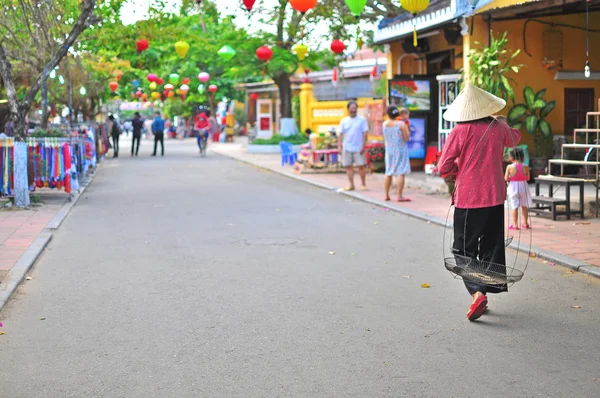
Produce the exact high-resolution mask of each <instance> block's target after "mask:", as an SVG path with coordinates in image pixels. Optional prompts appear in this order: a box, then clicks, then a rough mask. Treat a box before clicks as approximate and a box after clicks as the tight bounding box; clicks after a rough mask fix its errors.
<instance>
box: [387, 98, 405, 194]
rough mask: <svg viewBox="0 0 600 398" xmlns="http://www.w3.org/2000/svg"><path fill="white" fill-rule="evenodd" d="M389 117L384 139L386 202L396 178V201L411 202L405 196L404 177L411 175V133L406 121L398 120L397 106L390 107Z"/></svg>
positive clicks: (388, 110) (399, 114)
mask: <svg viewBox="0 0 600 398" xmlns="http://www.w3.org/2000/svg"><path fill="white" fill-rule="evenodd" d="M387 115H388V120H386V121H385V122H383V137H384V138H385V179H384V180H383V186H384V190H385V200H386V201H388V200H390V188H391V187H392V179H393V178H394V177H396V192H397V197H396V200H397V201H398V202H410V199H408V198H405V197H404V196H403V192H404V176H405V175H406V174H408V173H410V159H409V157H408V146H407V143H408V140H409V139H410V131H409V129H408V126H407V125H406V124H405V122H404V121H400V120H398V118H399V116H401V113H400V111H399V110H398V108H397V107H396V105H390V106H389V107H388V109H387Z"/></svg>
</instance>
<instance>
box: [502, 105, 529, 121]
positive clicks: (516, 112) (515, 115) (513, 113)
mask: <svg viewBox="0 0 600 398" xmlns="http://www.w3.org/2000/svg"><path fill="white" fill-rule="evenodd" d="M525 114H527V105H525V104H518V105H515V106H513V107H512V109H511V110H510V111H509V112H508V116H507V119H508V123H509V124H510V125H511V126H513V127H514V125H515V124H516V123H517V122H519V120H521V118H522V117H523V116H525Z"/></svg>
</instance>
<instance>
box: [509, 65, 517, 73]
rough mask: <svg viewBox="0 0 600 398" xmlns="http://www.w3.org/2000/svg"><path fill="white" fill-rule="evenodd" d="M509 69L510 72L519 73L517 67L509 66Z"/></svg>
mask: <svg viewBox="0 0 600 398" xmlns="http://www.w3.org/2000/svg"><path fill="white" fill-rule="evenodd" d="M510 69H512V71H513V72H515V73H519V67H518V66H511V67H510Z"/></svg>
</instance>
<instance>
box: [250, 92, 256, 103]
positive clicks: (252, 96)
mask: <svg viewBox="0 0 600 398" xmlns="http://www.w3.org/2000/svg"><path fill="white" fill-rule="evenodd" d="M250 99H252V100H254V101H256V100H257V99H258V93H252V94H250Z"/></svg>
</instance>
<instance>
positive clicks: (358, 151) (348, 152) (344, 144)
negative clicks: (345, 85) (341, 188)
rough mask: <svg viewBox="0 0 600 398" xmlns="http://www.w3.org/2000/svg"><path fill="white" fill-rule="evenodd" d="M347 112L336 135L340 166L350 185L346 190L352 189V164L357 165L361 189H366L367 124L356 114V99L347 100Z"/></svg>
mask: <svg viewBox="0 0 600 398" xmlns="http://www.w3.org/2000/svg"><path fill="white" fill-rule="evenodd" d="M347 108H348V113H349V114H350V116H346V117H345V118H343V119H342V121H341V123H340V133H339V137H338V149H339V151H340V153H341V154H342V166H343V167H345V168H346V174H347V175H348V180H349V181H350V185H349V186H348V187H346V188H345V190H346V191H354V166H357V167H358V173H359V174H360V179H361V182H362V190H363V191H366V190H367V181H366V180H367V172H366V170H365V164H366V162H367V161H366V157H365V147H366V144H367V133H368V132H369V125H368V124H367V120H366V119H365V118H364V117H362V116H358V104H357V103H356V101H350V102H348V106H347Z"/></svg>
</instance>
